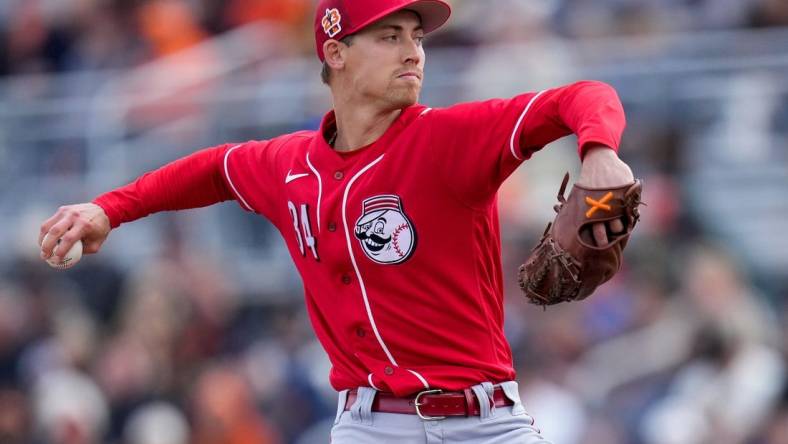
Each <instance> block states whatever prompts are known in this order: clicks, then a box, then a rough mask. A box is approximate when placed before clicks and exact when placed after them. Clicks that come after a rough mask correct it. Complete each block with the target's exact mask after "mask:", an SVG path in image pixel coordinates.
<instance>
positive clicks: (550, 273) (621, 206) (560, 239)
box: [519, 173, 642, 306]
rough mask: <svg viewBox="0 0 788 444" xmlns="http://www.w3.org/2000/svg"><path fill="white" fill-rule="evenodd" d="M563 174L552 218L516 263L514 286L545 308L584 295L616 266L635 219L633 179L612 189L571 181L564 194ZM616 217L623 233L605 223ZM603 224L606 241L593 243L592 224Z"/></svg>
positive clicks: (635, 185) (636, 196) (635, 186)
mask: <svg viewBox="0 0 788 444" xmlns="http://www.w3.org/2000/svg"><path fill="white" fill-rule="evenodd" d="M568 181H569V173H567V174H566V176H564V181H563V183H562V184H561V189H560V190H559V191H558V201H559V203H558V205H556V206H555V207H554V209H555V211H556V213H558V215H557V216H556V218H555V220H554V221H553V222H552V223H550V224H548V225H547V228H546V229H545V232H544V235H543V236H542V240H541V241H539V244H538V245H537V246H536V247H535V248H534V249H533V251H532V252H531V256H529V257H528V260H527V261H526V262H525V264H523V265H522V266H520V270H519V282H520V288H522V289H523V292H525V296H526V297H527V298H528V299H529V300H530V302H531V303H534V304H537V305H542V306H547V305H553V304H558V303H560V302H568V301H574V300H579V299H585V298H586V297H588V296H589V295H590V294H591V293H593V292H594V290H596V288H597V287H598V286H600V285H601V284H603V283H605V282H607V281H608V280H609V279H610V278H611V277H613V275H614V274H616V272H617V271H618V269H619V267H620V266H621V256H622V252H623V250H624V247H625V246H626V244H627V240H629V236H630V234H632V230H633V229H634V228H635V224H636V223H637V221H638V219H639V218H640V214H639V212H638V207H639V206H640V205H641V201H640V194H641V190H642V186H641V183H640V181H639V180H637V179H635V181H634V182H633V183H631V184H628V185H624V186H621V187H618V188H596V189H593V188H586V187H583V186H581V185H574V186H573V187H572V191H571V192H570V193H569V198H564V191H565V190H566V184H567V183H568ZM615 219H620V220H621V222H622V224H623V231H621V232H620V233H611V232H610V230H609V224H608V222H610V221H613V220H615ZM597 223H605V225H606V226H607V227H608V233H607V237H608V240H609V241H608V243H607V244H605V245H596V242H595V241H594V235H593V232H592V226H593V225H594V224H597Z"/></svg>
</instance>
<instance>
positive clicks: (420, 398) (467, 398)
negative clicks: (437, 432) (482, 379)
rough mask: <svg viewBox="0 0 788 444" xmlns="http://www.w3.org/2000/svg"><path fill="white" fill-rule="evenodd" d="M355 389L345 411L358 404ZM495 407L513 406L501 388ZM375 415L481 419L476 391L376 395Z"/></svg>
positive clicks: (374, 401) (382, 393) (373, 408)
mask: <svg viewBox="0 0 788 444" xmlns="http://www.w3.org/2000/svg"><path fill="white" fill-rule="evenodd" d="M357 396H358V395H357V393H356V390H350V391H349V392H348V395H347V401H346V402H345V410H350V406H352V405H353V403H355V402H356V398H357ZM490 403H491V404H492V403H495V406H496V407H503V406H507V405H514V402H512V401H511V400H510V399H509V398H507V397H506V395H505V394H504V393H503V389H501V387H495V390H494V391H493V396H492V400H491V402H490ZM372 411H373V412H384V413H404V414H410V415H419V417H420V418H422V419H443V418H444V417H446V416H479V415H480V414H481V409H480V408H479V400H478V399H477V398H476V395H474V393H473V390H471V389H465V390H463V391H461V392H444V391H442V390H425V391H423V392H420V393H418V394H416V395H414V396H410V397H407V398H398V397H396V396H394V395H393V394H392V393H385V392H377V393H375V399H374V400H373V401H372Z"/></svg>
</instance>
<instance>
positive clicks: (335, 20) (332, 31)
mask: <svg viewBox="0 0 788 444" xmlns="http://www.w3.org/2000/svg"><path fill="white" fill-rule="evenodd" d="M341 22H342V15H341V14H340V13H339V10H338V9H337V8H333V9H326V15H325V16H324V17H323V31H325V33H326V35H328V37H329V38H333V37H334V36H335V35H337V34H339V33H340V32H342V25H341Z"/></svg>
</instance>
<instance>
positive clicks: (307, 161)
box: [306, 153, 323, 233]
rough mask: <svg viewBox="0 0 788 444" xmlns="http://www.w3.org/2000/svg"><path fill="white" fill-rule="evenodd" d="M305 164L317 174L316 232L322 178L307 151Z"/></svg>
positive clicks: (318, 222)
mask: <svg viewBox="0 0 788 444" xmlns="http://www.w3.org/2000/svg"><path fill="white" fill-rule="evenodd" d="M306 164H307V165H309V169H310V170H312V172H313V173H315V176H317V232H318V233H320V226H321V224H320V200H321V199H322V198H323V179H321V178H320V173H318V172H317V170H316V169H315V167H314V166H313V165H312V162H310V161H309V153H306Z"/></svg>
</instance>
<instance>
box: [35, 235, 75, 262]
mask: <svg viewBox="0 0 788 444" xmlns="http://www.w3.org/2000/svg"><path fill="white" fill-rule="evenodd" d="M44 242H46V236H45V237H44ZM57 243H58V245H60V239H58V240H57ZM80 259H82V241H81V240H78V241H76V242H75V243H74V245H72V246H71V248H70V249H69V250H68V252H66V254H65V255H64V256H63V260H58V257H57V256H55V255H52V256H51V257H50V258H49V259H47V263H48V264H49V266H50V267H52V268H57V269H58V270H65V269H68V268H71V267H73V266H74V265H76V264H77V262H79V260H80Z"/></svg>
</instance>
